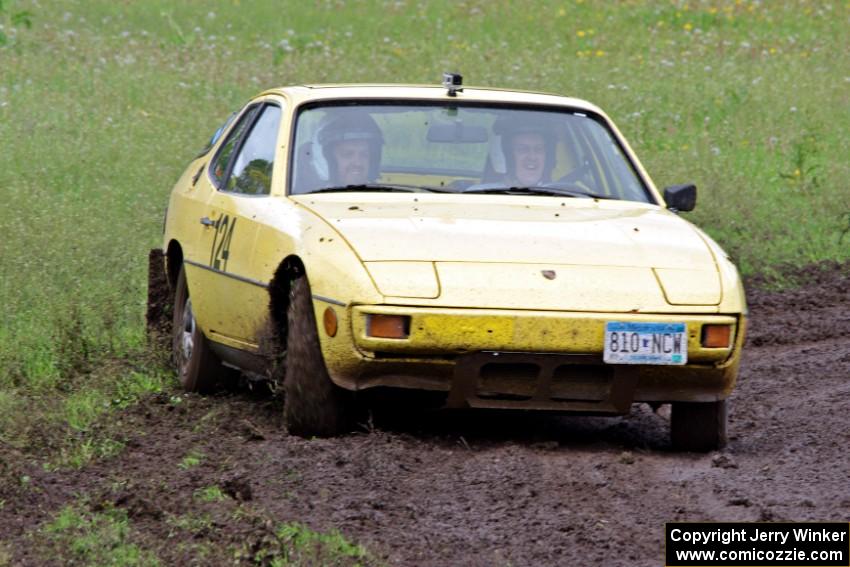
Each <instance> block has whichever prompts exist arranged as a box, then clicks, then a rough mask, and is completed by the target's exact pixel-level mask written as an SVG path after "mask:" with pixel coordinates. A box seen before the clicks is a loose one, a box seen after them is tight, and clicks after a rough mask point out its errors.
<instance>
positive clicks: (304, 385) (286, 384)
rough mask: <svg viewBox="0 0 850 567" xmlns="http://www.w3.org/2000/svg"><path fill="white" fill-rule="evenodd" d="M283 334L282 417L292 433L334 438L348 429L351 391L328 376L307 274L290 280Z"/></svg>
mask: <svg viewBox="0 0 850 567" xmlns="http://www.w3.org/2000/svg"><path fill="white" fill-rule="evenodd" d="M287 329H288V330H287V334H286V338H287V340H286V361H285V364H286V374H285V377H284V380H283V391H284V402H283V420H284V423H285V424H286V428H287V429H288V430H289V432H290V433H291V434H293V435H298V436H300V437H333V436H336V435H340V434H342V433H345V432H347V431H349V430H350V428H351V413H350V412H351V409H352V407H351V405H352V399H351V398H352V395H351V392H349V391H347V390H344V389H342V388H340V387H339V386H337V385H336V384H334V383H333V382H332V381H331V378H330V376H328V371H327V368H326V367H325V360H324V358H323V357H322V348H321V346H320V344H319V335H318V329H317V326H316V317H315V315H314V313H313V298H312V297H311V295H310V284H309V283H308V282H307V278H306V276H301V277H299V278H298V279H297V280H295V281H294V282H293V283H292V286H291V289H290V293H289V309H288V312H287Z"/></svg>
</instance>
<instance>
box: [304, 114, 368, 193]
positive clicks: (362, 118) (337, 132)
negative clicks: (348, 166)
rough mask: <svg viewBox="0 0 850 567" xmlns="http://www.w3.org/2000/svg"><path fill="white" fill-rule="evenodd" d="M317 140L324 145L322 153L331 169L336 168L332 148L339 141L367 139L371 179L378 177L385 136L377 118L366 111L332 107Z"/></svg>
mask: <svg viewBox="0 0 850 567" xmlns="http://www.w3.org/2000/svg"><path fill="white" fill-rule="evenodd" d="M316 140H317V141H318V142H319V145H320V146H321V147H322V155H323V156H324V158H325V161H326V162H327V163H328V166H329V167H330V168H331V171H333V170H334V167H335V165H334V163H335V162H334V157H333V153H332V151H331V150H332V148H333V146H334V145H336V144H337V143H339V142H347V141H353V140H365V141H367V142H369V147H370V150H371V151H370V156H369V179H375V178H377V177H378V171H379V169H380V167H381V148H382V146H383V144H384V137H383V135H382V134H381V129H380V128H379V127H378V124H377V123H375V120H374V119H373V118H372V117H371V116H369V114H367V113H366V112H363V111H358V110H354V109H331V110H330V111H329V112H328V114H327V115H326V116H325V117H324V118H322V122H321V123H320V124H319V128H318V131H317V132H316ZM331 175H333V173H331Z"/></svg>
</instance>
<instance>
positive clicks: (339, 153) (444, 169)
mask: <svg viewBox="0 0 850 567" xmlns="http://www.w3.org/2000/svg"><path fill="white" fill-rule="evenodd" d="M695 202H696V188H695V187H694V186H693V185H679V186H674V187H668V188H667V189H665V190H664V192H663V195H662V193H660V192H659V191H658V190H657V189H656V187H655V186H654V185H653V182H652V180H651V179H650V177H649V175H648V174H647V173H646V171H644V169H643V167H642V166H641V164H640V162H639V161H638V159H637V157H636V156H635V155H634V153H633V152H632V150H631V149H630V148H629V145H628V144H627V143H626V141H625V140H624V139H623V137H622V135H621V134H620V133H619V131H618V130H617V128H616V127H615V126H614V124H613V123H612V122H611V120H610V119H609V118H608V117H607V116H606V115H605V113H603V112H602V111H601V110H600V109H599V108H597V107H595V106H593V105H592V104H589V103H587V102H584V101H581V100H577V99H574V98H565V97H561V96H555V95H550V94H540V93H528V92H516V91H506V90H497V89H485V88H464V87H463V86H462V84H461V80H460V77H459V76H457V75H451V74H447V75H446V76H445V78H444V82H443V85H442V86H399V85H323V86H294V87H286V88H280V89H272V90H269V91H266V92H264V93H262V94H260V95H259V96H257V97H256V98H254V99H252V100H251V101H250V102H249V103H248V104H247V105H246V106H245V107H244V108H242V109H241V110H240V111H239V112H237V113H235V114H234V115H233V116H232V117H231V118H230V119H229V120H228V121H227V123H226V124H225V125H224V126H222V127H221V129H220V130H219V132H217V133H216V135H215V136H213V139H212V141H211V142H210V144H209V145H208V147H207V148H206V149H205V150H204V151H203V152H202V154H201V155H199V156H198V157H197V158H195V159H194V161H192V163H191V164H190V165H189V167H188V168H187V169H186V172H185V173H184V174H183V176H182V177H181V178H180V180H179V181H178V182H177V185H176V186H175V187H174V189H173V191H172V193H171V199H170V202H169V205H168V210H167V214H166V221H165V234H164V240H163V247H162V250H161V251H155V254H153V255H152V258H153V260H152V262H151V266H152V273H151V289H154V288H155V287H156V281H157V278H159V279H160V280H161V281H167V284H168V287H169V289H170V290H171V291H170V293H171V298H172V301H173V347H174V357H175V360H176V361H177V367H178V370H179V375H180V380H181V381H182V384H183V386H184V387H185V388H186V389H187V390H198V391H203V390H207V389H209V388H210V387H211V386H212V385H213V384H214V383H215V381H216V380H217V379H218V377H219V375H220V374H221V370H222V369H223V368H224V367H230V368H236V369H239V370H241V371H243V372H246V373H249V374H251V373H252V374H253V375H257V374H259V375H268V374H269V373H272V374H273V373H275V371H274V367H275V366H277V367H282V368H283V370H284V372H281V373H280V374H282V375H284V378H283V390H284V395H285V402H284V414H285V422H286V425H287V427H288V428H289V429H290V431H292V432H293V433H296V434H300V435H333V434H336V433H339V432H341V431H344V430H345V428H346V427H347V426H348V421H347V420H348V417H349V416H350V413H349V409H350V407H351V404H352V401H353V394H352V393H353V392H356V391H359V390H364V389H369V388H375V387H392V388H406V389H416V390H429V391H432V392H439V393H442V395H443V400H444V405H445V407H449V408H470V407H471V408H502V409H523V410H525V409H528V410H555V411H564V412H578V413H589V414H624V413H627V412H628V411H629V410H630V405H631V404H632V403H635V402H648V403H651V404H653V405H655V404H660V403H666V402H670V403H672V410H671V433H672V440H673V445H674V446H676V447H678V448H683V449H693V450H707V449H712V448H716V447H719V446H722V445H723V443H724V442H725V436H726V398H727V396H729V394H730V392H731V390H732V388H733V386H734V384H735V380H736V375H737V371H738V364H739V360H740V356H741V346H742V344H743V340H744V328H745V314H746V307H745V300H744V294H743V289H742V286H741V281H740V279H739V276H738V274H737V271H736V269H735V267H734V266H733V264H732V263H731V262H730V260H729V258H728V257H727V255H726V254H725V253H724V252H723V251H722V250H721V249H720V247H719V246H718V245H717V244H716V243H714V242H713V241H712V240H711V239H710V238H709V237H708V236H706V234H704V233H703V232H701V231H700V230H699V229H697V228H696V227H694V226H693V225H691V224H690V223H688V222H687V221H685V220H683V219H682V218H680V216H679V215H678V214H677V213H678V212H681V211H689V210H691V209H693V207H694V205H695ZM160 274H161V275H160ZM149 317H150V313H149ZM269 339H272V340H269ZM268 344H272V345H276V346H274V348H271V349H270V348H267V347H266V346H264V345H268Z"/></svg>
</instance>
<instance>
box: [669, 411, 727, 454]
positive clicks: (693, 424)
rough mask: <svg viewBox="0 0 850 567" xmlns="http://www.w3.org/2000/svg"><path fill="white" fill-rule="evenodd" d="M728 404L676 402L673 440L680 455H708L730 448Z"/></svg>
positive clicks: (672, 423)
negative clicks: (727, 445) (690, 452)
mask: <svg viewBox="0 0 850 567" xmlns="http://www.w3.org/2000/svg"><path fill="white" fill-rule="evenodd" d="M726 414H727V404H726V400H720V401H716V402H674V403H673V404H672V407H671V412H670V440H671V441H672V444H673V448H674V449H675V450H677V451H695V452H706V451H714V450H717V449H722V448H723V447H724V446H725V445H726Z"/></svg>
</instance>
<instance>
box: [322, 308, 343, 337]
mask: <svg viewBox="0 0 850 567" xmlns="http://www.w3.org/2000/svg"><path fill="white" fill-rule="evenodd" d="M322 322H323V323H324V324H325V332H326V333H327V334H328V336H329V337H335V336H336V331H337V328H338V325H339V323H338V322H337V319H336V312H335V311H334V310H333V309H331V308H330V307H328V308H327V309H325V314H324V316H322Z"/></svg>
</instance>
